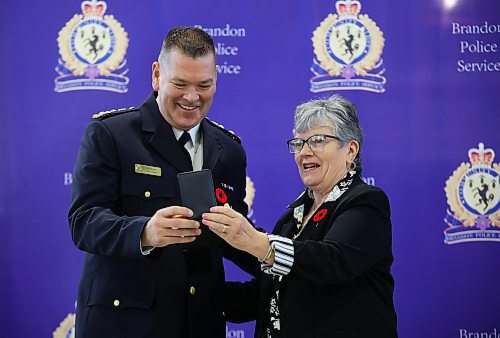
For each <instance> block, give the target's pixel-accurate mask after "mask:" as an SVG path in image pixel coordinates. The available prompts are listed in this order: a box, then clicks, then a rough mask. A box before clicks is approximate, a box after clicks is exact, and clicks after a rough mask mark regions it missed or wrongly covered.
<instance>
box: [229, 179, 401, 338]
mask: <svg viewBox="0 0 500 338" xmlns="http://www.w3.org/2000/svg"><path fill="white" fill-rule="evenodd" d="M308 199H309V201H307V200H308ZM304 203H306V205H310V204H311V203H310V198H309V197H308V196H307V194H303V195H302V196H301V197H300V198H299V199H298V200H297V201H295V202H294V203H292V204H291V205H290V206H289V207H288V209H287V210H286V212H285V214H284V215H283V216H282V217H281V218H280V220H279V221H278V223H277V224H276V226H275V228H274V230H273V233H274V234H279V235H281V236H285V237H289V238H291V237H292V236H293V234H294V232H295V229H296V226H297V222H296V220H295V219H294V217H293V209H294V207H296V206H298V205H300V204H304ZM319 209H326V210H327V211H328V212H327V214H326V217H325V218H324V219H322V220H320V221H319V222H315V221H314V220H313V218H312V217H311V220H310V221H309V223H308V225H307V226H306V228H305V229H304V231H303V233H302V234H301V235H300V236H299V237H298V238H297V239H296V240H294V241H293V245H294V263H293V266H292V270H291V272H290V273H289V274H288V275H287V276H285V277H283V280H282V283H281V286H280V302H279V310H280V327H281V329H280V331H281V333H280V334H281V335H280V337H283V338H314V337H316V338H333V337H340V338H361V337H366V338H368V337H370V338H373V337H377V338H379V337H380V338H393V337H397V331H396V313H395V310H394V305H393V289H394V280H393V277H392V276H391V273H390V267H391V264H392V262H393V256H392V248H391V247H392V245H391V243H392V239H391V238H392V234H391V221H390V208H389V202H388V199H387V197H386V195H385V193H384V192H383V191H382V190H380V189H378V188H375V187H372V186H369V185H367V184H365V183H364V182H362V181H361V179H360V178H359V176H357V175H356V176H355V179H354V182H353V183H352V185H351V187H350V188H349V190H347V191H346V192H345V193H344V194H343V195H342V196H341V197H340V198H339V199H338V200H336V201H334V202H327V203H324V204H323V206H321V207H320V208H319ZM316 224H317V226H316ZM271 283H272V278H271V276H270V275H267V274H264V273H261V275H260V276H258V277H257V278H255V279H253V280H252V281H250V282H247V283H237V282H230V283H227V285H226V305H225V309H226V314H227V318H228V320H229V321H235V322H242V321H248V320H253V319H257V322H256V329H255V337H258V338H261V337H264V329H265V321H266V320H267V317H266V316H267V314H268V312H269V297H270V290H271Z"/></svg>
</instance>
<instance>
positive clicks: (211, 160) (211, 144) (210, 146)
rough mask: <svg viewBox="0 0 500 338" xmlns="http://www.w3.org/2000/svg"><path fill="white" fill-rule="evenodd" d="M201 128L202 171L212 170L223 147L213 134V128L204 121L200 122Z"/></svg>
mask: <svg viewBox="0 0 500 338" xmlns="http://www.w3.org/2000/svg"><path fill="white" fill-rule="evenodd" d="M201 128H202V132H203V169H212V170H213V169H214V167H215V165H216V164H217V161H218V160H219V156H220V154H221V152H222V149H223V147H224V146H223V144H222V143H221V142H220V140H219V138H218V136H217V135H216V134H215V132H214V127H212V126H211V125H210V124H208V122H207V121H206V120H205V119H203V120H202V121H201Z"/></svg>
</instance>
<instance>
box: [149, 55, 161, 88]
mask: <svg viewBox="0 0 500 338" xmlns="http://www.w3.org/2000/svg"><path fill="white" fill-rule="evenodd" d="M151 86H152V87H153V90H154V91H155V92H157V91H158V89H160V64H159V63H158V61H155V62H153V64H152V65H151Z"/></svg>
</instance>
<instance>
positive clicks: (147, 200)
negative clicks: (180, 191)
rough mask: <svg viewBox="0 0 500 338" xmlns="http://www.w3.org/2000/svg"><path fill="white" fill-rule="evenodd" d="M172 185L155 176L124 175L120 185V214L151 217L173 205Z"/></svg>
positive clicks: (171, 182) (166, 180) (170, 181)
mask: <svg viewBox="0 0 500 338" xmlns="http://www.w3.org/2000/svg"><path fill="white" fill-rule="evenodd" d="M173 184H174V182H173V181H172V180H169V179H165V178H162V177H157V176H151V175H142V174H135V175H124V176H123V179H122V184H121V193H122V213H123V214H125V215H127V216H137V215H141V216H152V215H153V214H154V213H155V212H156V211H157V210H158V209H161V208H164V207H166V206H169V205H173V200H172V199H173V198H174V186H173ZM175 184H177V182H175Z"/></svg>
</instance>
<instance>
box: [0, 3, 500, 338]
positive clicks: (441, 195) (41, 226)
mask: <svg viewBox="0 0 500 338" xmlns="http://www.w3.org/2000/svg"><path fill="white" fill-rule="evenodd" d="M3 3H4V5H3V8H4V10H3V14H2V20H0V34H1V35H0V36H1V37H2V38H3V39H2V41H4V42H3V47H2V52H1V60H2V62H0V71H1V74H2V76H1V77H0V91H1V93H2V105H3V106H2V121H3V123H2V124H1V125H0V151H1V153H0V155H1V158H2V163H3V164H2V165H1V166H0V182H1V188H0V222H1V225H0V226H1V232H0V233H1V236H0V241H1V243H2V245H1V246H0V262H1V267H2V274H1V278H0V297H1V298H0V318H2V319H1V320H0V337H29V338H32V337H51V336H52V333H53V332H54V331H55V330H56V328H57V327H58V326H59V324H60V323H61V322H62V321H63V320H64V319H65V318H66V316H67V315H68V314H70V313H73V312H74V303H75V298H76V290H77V284H78V279H79V276H80V270H81V263H82V257H83V254H82V253H81V252H79V251H78V250H77V249H76V248H75V247H74V246H73V244H72V242H71V239H70V233H69V227H68V224H67V219H66V213H67V209H68V204H69V193H70V182H71V175H70V173H71V172H72V169H73V164H74V161H75V157H76V154H77V151H78V147H79V142H80V138H81V135H82V133H83V130H84V128H85V126H86V124H87V122H88V121H89V119H90V117H91V115H92V114H94V113H96V112H99V111H102V110H108V109H113V108H121V107H129V106H131V105H138V104H140V103H141V102H142V101H143V99H145V98H146V96H147V95H148V93H149V92H150V90H151V84H150V83H151V74H150V72H151V63H152V62H153V61H154V59H155V57H156V56H157V53H158V51H159V48H160V45H161V42H162V39H163V37H164V35H165V33H166V32H167V31H168V30H169V29H170V28H172V27H174V26H177V25H199V26H201V27H203V28H205V29H207V30H209V32H211V33H212V34H213V35H214V40H215V41H216V43H217V44H218V53H219V56H218V64H219V66H220V68H219V71H220V73H219V80H218V88H217V94H216V97H215V101H214V105H213V107H212V109H211V111H210V113H209V117H211V118H212V119H213V120H215V121H217V122H219V123H221V124H223V125H225V126H226V127H228V128H229V129H233V130H234V131H235V133H236V134H237V135H239V136H240V137H241V139H242V140H243V145H244V146H245V148H246V150H247V155H248V175H249V177H250V179H251V180H252V182H253V184H254V187H255V198H254V200H253V204H252V212H253V214H252V215H251V217H252V219H254V220H255V222H256V223H257V225H258V226H261V227H264V228H266V229H269V230H270V229H271V228H272V227H273V225H274V222H275V220H276V219H277V218H278V216H279V215H280V214H281V213H282V212H283V210H284V208H285V206H286V205H287V204H288V203H289V202H290V201H291V200H293V199H294V198H295V197H296V196H297V194H298V193H299V192H300V191H301V189H302V184H301V181H300V178H299V176H298V174H297V171H296V167H295V164H294V162H293V159H292V157H291V156H290V154H288V153H287V149H286V144H285V141H286V140H287V139H288V138H290V136H291V127H292V116H293V111H294V107H295V106H296V105H297V104H299V103H301V102H303V101H305V100H307V99H309V98H311V97H315V96H324V95H329V94H332V93H334V92H339V91H336V90H334V89H332V90H329V91H325V92H320V93H312V92H311V90H310V86H311V84H310V80H311V78H312V77H313V73H312V72H311V69H310V68H311V65H312V64H313V60H314V59H316V58H317V55H316V54H315V52H314V49H313V41H312V40H311V38H312V36H313V32H314V31H315V30H316V29H317V28H318V27H319V26H320V24H321V23H322V22H323V20H324V19H325V18H327V16H328V15H329V14H330V13H334V14H335V13H337V10H336V7H335V1H332V0H330V1H326V0H321V1H320V0H314V1H299V0H293V1H283V0H278V1H260V0H257V1H244V2H242V1H230V0H213V1H212V0H211V1H181V2H179V1H171V0H162V1H158V0H154V1H146V2H128V1H108V2H107V9H106V13H105V15H113V16H114V19H111V18H109V17H108V19H107V21H106V22H107V25H108V26H109V27H111V30H113V31H114V32H115V33H116V32H119V27H118V26H117V23H119V24H120V25H121V26H122V27H123V29H124V31H125V32H126V33H127V37H128V38H126V39H128V48H126V54H125V55H124V56H123V57H122V58H124V59H125V60H126V64H122V65H120V66H121V68H119V69H118V70H117V71H115V73H116V74H118V73H119V74H118V75H119V76H118V84H116V82H106V81H107V80H106V79H104V80H103V79H102V78H101V79H99V78H95V79H94V80H95V81H97V83H99V84H100V85H106V86H108V87H106V88H108V89H109V88H111V87H109V86H112V85H113V86H114V88H118V89H119V90H121V91H125V92H123V93H117V92H114V91H109V90H71V91H63V92H61V91H59V92H58V91H55V86H56V85H55V83H54V80H55V79H56V77H58V72H57V71H56V69H55V68H56V66H58V60H59V59H60V58H61V59H64V58H65V57H66V59H67V58H68V51H61V50H60V48H59V46H58V41H57V38H58V34H59V32H60V31H62V32H66V35H67V36H66V37H64V36H63V38H62V40H63V41H66V42H67V41H69V38H70V34H71V31H69V30H67V31H64V29H63V27H65V25H66V23H67V22H69V21H70V20H71V18H72V17H73V16H74V15H75V14H81V13H82V11H81V2H80V1H62V0H56V1H49V2H46V1H45V2H41V1H26V2H23V3H20V2H18V1H17V2H15V1H12V0H6V1H4V2H3ZM89 3H90V2H89ZM339 3H340V2H339ZM345 3H347V1H346V2H345ZM360 4H361V15H368V16H369V20H370V22H372V23H374V24H376V26H378V27H379V28H380V31H381V32H382V34H383V37H384V39H385V43H384V45H383V49H381V53H379V55H378V58H377V55H376V60H375V61H377V60H378V61H383V66H382V67H384V68H385V72H383V73H380V74H379V75H380V76H383V77H384V78H386V80H387V82H386V83H385V84H383V86H382V87H383V90H382V91H383V92H380V93H377V92H373V91H366V90H357V89H347V90H342V91H341V92H340V93H341V94H342V95H344V96H346V97H347V98H348V99H350V100H352V101H353V102H355V103H356V104H357V106H358V110H359V115H360V120H361V125H362V127H363V129H364V134H365V146H364V149H363V164H364V176H365V178H366V180H367V181H368V182H369V183H371V184H375V185H377V186H380V187H381V188H383V189H384V190H385V191H386V192H387V194H388V195H389V198H390V200H391V205H392V215H393V218H392V219H393V242H394V245H393V246H394V255H395V263H394V268H393V274H394V276H395V279H396V289H395V303H396V309H397V313H398V320H399V322H398V325H399V332H400V336H401V337H403V338H412V337H457V338H462V337H476V335H475V334H477V337H479V335H480V334H481V333H486V334H488V337H489V338H491V337H495V338H496V337H500V315H499V314H498V305H499V304H500V294H499V293H498V284H499V281H500V272H499V270H498V265H497V263H495V261H496V259H497V258H498V257H500V250H499V249H500V243H499V240H500V238H499V237H500V235H499V234H498V230H500V224H499V223H500V214H499V211H498V196H499V195H500V191H499V189H500V188H499V185H498V183H497V184H496V185H495V184H493V183H491V182H489V181H488V182H489V183H488V184H489V185H488V187H489V189H490V190H489V193H491V194H492V195H491V196H492V197H491V199H489V200H490V203H493V204H494V205H496V208H497V209H495V206H494V205H493V206H492V205H491V204H490V206H489V208H490V209H488V210H489V211H488V212H489V214H488V213H486V216H490V218H489V219H487V218H485V214H484V212H483V213H479V214H480V215H479V214H478V215H476V216H477V217H476V216H474V217H476V218H474V220H476V221H477V220H482V222H483V223H481V224H482V225H481V226H479V225H478V226H476V227H474V229H476V230H477V231H476V232H475V233H474V235H472V232H469V234H471V235H470V236H475V237H474V238H475V239H479V240H476V241H466V242H453V244H446V243H445V242H444V239H445V235H444V231H445V229H446V228H447V227H448V225H447V224H446V223H445V221H444V220H443V218H444V217H445V216H446V215H447V210H449V212H450V215H451V216H454V217H448V222H449V223H450V224H454V225H455V226H457V227H458V230H460V219H458V220H457V218H459V217H458V215H459V214H460V213H461V214H462V215H465V214H467V215H469V216H470V215H474V211H477V210H479V209H478V208H479V206H477V205H474V204H473V203H472V202H473V199H474V198H476V197H477V198H479V197H478V196H476V195H474V194H473V193H472V192H479V190H471V191H472V192H470V196H472V197H467V196H469V195H467V196H466V197H464V198H465V199H462V200H460V198H458V199H453V198H447V195H446V192H445V186H447V182H448V179H449V178H450V177H451V178H452V181H453V177H455V178H459V176H456V175H458V174H456V175H455V176H454V172H455V170H456V169H457V168H459V167H460V165H461V164H462V163H469V162H471V160H470V159H469V157H468V151H469V149H472V148H478V145H479V143H480V142H482V143H484V147H485V148H487V149H492V150H493V151H497V152H499V151H500V138H499V131H500V128H499V126H500V118H499V113H500V112H499V108H498V107H499V104H500V98H499V97H500V96H499V94H500V93H499V88H500V76H499V74H500V73H499V71H500V51H499V49H500V47H498V46H499V45H500V15H499V13H500V2H499V1H498V0H483V1H466V0H456V1H453V0H430V1H411V2H409V1H399V0H386V1H373V0H372V1H369V0H364V1H363V0H362V1H361V2H360ZM358 7H359V6H358ZM356 17H357V16H356ZM364 22H365V23H366V22H367V21H364ZM100 27H101V28H102V27H104V26H102V25H101V26H100ZM370 27H371V28H370V29H371V31H370V34H371V35H370V37H371V39H372V40H371V43H372V46H375V45H376V44H379V43H380V41H379V40H380V39H378V40H377V39H376V38H377V37H379V38H380V36H379V35H378V34H379V33H377V32H376V30H374V28H373V26H370ZM474 27H476V28H474ZM102 29H104V28H102ZM473 29H478V30H479V31H477V32H474V31H473ZM323 33H324V34H326V32H323ZM63 35H64V34H63ZM228 35H229V36H228ZM114 37H115V38H116V50H118V49H119V48H118V47H120V46H121V47H123V43H124V41H125V40H126V39H125V40H124V38H123V34H118V33H116V34H115V36H114ZM64 39H66V40H64ZM377 41H378V42H377ZM495 46H496V47H495ZM117 53H118V52H117ZM80 54H81V51H80ZM337 56H338V55H337ZM63 61H64V60H63ZM66 61H67V60H66ZM75 62H76V63H78V62H77V61H75ZM80 62H81V61H80ZM64 65H66V66H68V64H67V63H64V62H63V64H62V65H59V67H58V69H57V70H58V71H59V72H60V73H59V75H61V78H60V79H58V84H59V85H60V86H63V87H60V88H66V89H67V88H73V89H74V88H75V87H71V86H75V85H77V84H78V83H79V84H80V85H81V86H83V85H84V84H85V85H86V86H88V85H89V84H92V82H88V81H90V80H89V78H87V80H85V79H84V76H80V77H78V76H73V77H72V75H71V74H66V73H64V71H65V68H64V67H63V66H64ZM126 69H128V72H125V73H124V71H125V70H126ZM345 69H347V70H348V69H349V68H345ZM90 70H91V68H89V72H90ZM120 72H121V73H120ZM89 74H90V73H87V75H89ZM89 76H90V75H89ZM125 78H128V79H129V82H128V83H126V80H124V79H125ZM61 79H63V80H61ZM108 79H109V78H108ZM339 79H340V80H339ZM100 80H103V81H101V82H99V81H100ZM337 80H339V81H340V82H338V83H343V84H345V85H347V82H345V81H346V79H345V78H341V77H338V78H337ZM351 80H352V82H356V80H359V78H358V79H356V78H353V79H351ZM72 81H73V82H72ZM78 81H80V82H78ZM85 81H87V82H85ZM120 81H121V82H120ZM342 81H344V82H342ZM75 83H76V84H75ZM95 83H96V82H94V84H95ZM359 83H362V81H360V82H359ZM343 89H346V88H345V87H343ZM358 89H359V88H358ZM479 153H480V151H479ZM485 153H487V154H490V153H489V152H488V151H486V152H485ZM483 155H484V154H483ZM483 155H481V156H483ZM484 158H486V157H484V156H483V157H481V159H484ZM498 162H499V161H498V159H494V160H493V163H491V161H490V162H487V161H483V162H481V163H479V162H478V165H480V166H481V168H482V169H481V170H479V171H472V172H470V173H471V175H472V176H470V177H471V178H474V179H476V178H477V179H479V176H480V175H483V176H485V175H486V176H485V177H486V178H487V179H488V180H494V179H496V180H497V182H498V174H499V167H498ZM495 163H496V164H495ZM474 168H476V167H474V166H472V169H474ZM472 169H471V170H472ZM495 173H496V174H495ZM474 175H475V176H474ZM452 181H449V189H448V191H449V192H450V193H457V194H458V195H459V196H461V195H460V191H462V190H460V189H461V188H460V187H462V185H461V183H460V182H458V181H459V180H458V181H457V180H456V182H455V181H453V182H455V183H453V182H452ZM467 182H469V181H467ZM462 188H463V189H466V187H465V186H463V187H462ZM479 188H480V186H479ZM471 189H472V188H471ZM457 191H458V192H457ZM489 196H490V195H487V197H488V198H489ZM471 198H472V200H471ZM474 201H476V202H477V201H478V200H474ZM479 202H480V201H479ZM461 203H462V204H461ZM467 203H468V204H467ZM495 203H496V204H495ZM464 205H468V206H469V207H471V208H472V209H473V210H472V209H471V210H472V211H471V210H469V213H467V211H463V209H464V208H466V207H464ZM479 216H481V217H482V218H481V217H479ZM470 217H472V216H470ZM495 217H497V220H498V222H497V223H495V221H494V219H495ZM453 222H459V223H453ZM484 222H486V223H484ZM488 222H490V223H488ZM457 224H458V225H457ZM477 224H479V223H477ZM495 224H496V225H497V226H495ZM464 229H465V227H464ZM471 229H472V228H467V229H465V230H467V231H468V230H471ZM495 231H496V232H495ZM477 234H483V235H484V236H483V235H477ZM486 235H487V236H489V237H488V238H485V237H486ZM470 236H469V237H467V238H469V239H470V238H471V237H470ZM481 236H483V237H481ZM495 239H496V240H495ZM227 270H228V271H227V272H228V273H227V275H228V278H229V279H232V280H241V279H246V278H247V276H246V275H244V274H243V273H241V272H240V271H238V269H236V268H235V267H233V266H232V265H229V264H227ZM64 324H66V322H65V323H64ZM61 332H62V331H61V330H60V331H59V332H58V335H59V336H58V337H64V336H65V335H64V334H62V333H61ZM252 336H253V324H252V323H249V324H242V325H233V324H228V329H227V337H247V338H248V337H252ZM481 337H482V336H481Z"/></svg>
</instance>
